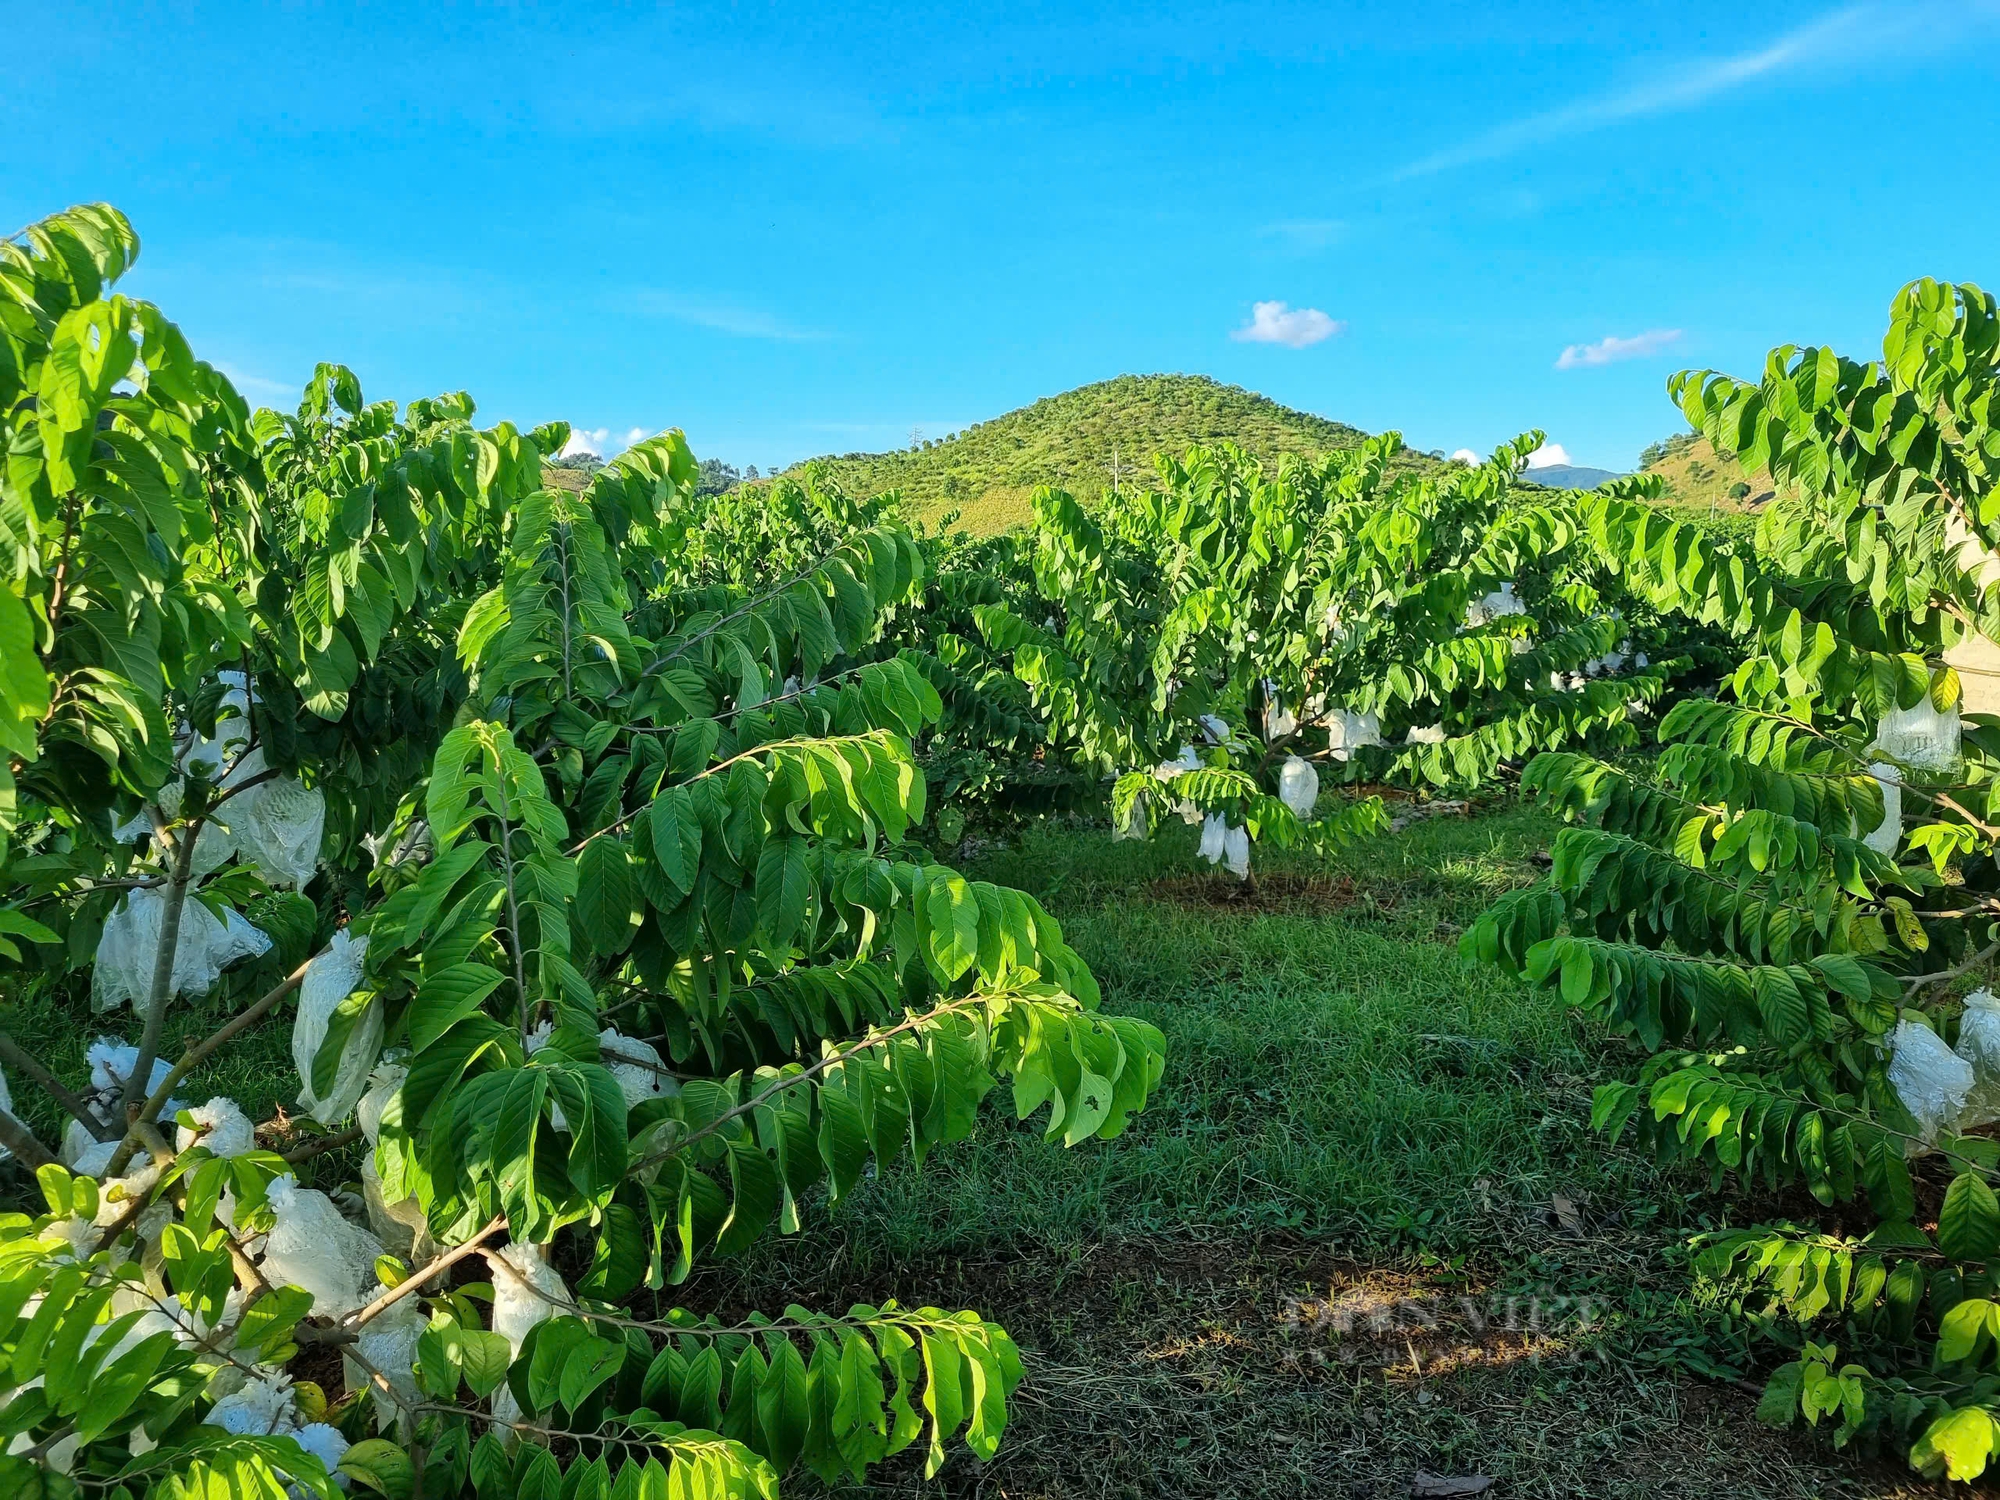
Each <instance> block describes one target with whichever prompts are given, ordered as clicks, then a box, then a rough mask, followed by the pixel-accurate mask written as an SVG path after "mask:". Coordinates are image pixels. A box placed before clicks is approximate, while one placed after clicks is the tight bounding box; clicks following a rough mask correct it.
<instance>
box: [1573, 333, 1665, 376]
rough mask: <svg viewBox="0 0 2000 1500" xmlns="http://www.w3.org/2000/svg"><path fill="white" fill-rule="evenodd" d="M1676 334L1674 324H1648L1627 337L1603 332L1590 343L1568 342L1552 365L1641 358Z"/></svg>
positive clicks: (1577, 367) (1579, 366) (1581, 366)
mask: <svg viewBox="0 0 2000 1500" xmlns="http://www.w3.org/2000/svg"><path fill="white" fill-rule="evenodd" d="M1680 337H1681V331H1680V329H1678V328H1648V329H1647V330H1646V331H1645V332H1644V333H1640V334H1634V335H1633V336H1632V337H1631V338H1629V339H1621V338H1617V337H1615V336H1612V335H1609V334H1607V335H1606V336H1605V337H1603V338H1601V339H1599V340H1598V341H1597V342H1596V343H1594V344H1571V345H1570V346H1569V347H1568V348H1567V349H1565V350H1563V352H1562V353H1561V354H1560V355H1558V356H1557V357H1556V368H1557V369H1558V370H1581V369H1586V368H1588V367H1589V366H1591V365H1615V364H1617V363H1618V361H1619V360H1621V359H1644V358H1646V357H1647V356H1648V355H1652V354H1658V353H1659V352H1660V351H1661V350H1662V349H1664V348H1666V347H1667V346H1668V345H1669V344H1675V343H1679V342H1680Z"/></svg>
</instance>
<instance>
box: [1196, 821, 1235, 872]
mask: <svg viewBox="0 0 2000 1500" xmlns="http://www.w3.org/2000/svg"><path fill="white" fill-rule="evenodd" d="M1228 836H1229V825H1228V824H1227V823H1225V822H1224V821H1223V819H1222V815H1221V814H1220V813H1210V814H1209V815H1208V816H1207V817H1206V818H1204V819H1202V823H1201V847H1200V848H1199V849H1197V850H1196V851H1195V853H1196V855H1197V856H1198V857H1200V858H1202V859H1205V860H1207V861H1208V862H1209V863H1210V864H1217V863H1219V862H1220V861H1221V859H1222V847H1223V842H1224V840H1225V839H1227V838H1228Z"/></svg>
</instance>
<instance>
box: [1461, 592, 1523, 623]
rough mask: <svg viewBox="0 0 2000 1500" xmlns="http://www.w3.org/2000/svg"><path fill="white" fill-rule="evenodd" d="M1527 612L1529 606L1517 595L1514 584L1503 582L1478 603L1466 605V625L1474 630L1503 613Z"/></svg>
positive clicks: (1516, 613)
mask: <svg viewBox="0 0 2000 1500" xmlns="http://www.w3.org/2000/svg"><path fill="white" fill-rule="evenodd" d="M1527 612H1528V606H1527V605H1525V604H1523V603H1522V602H1521V600H1520V599H1519V598H1518V597H1517V596H1516V595H1515V593H1514V585H1513V584H1511V583H1503V584H1501V585H1500V587H1499V588H1497V589H1495V590H1494V591H1493V592H1492V593H1490V594H1487V595H1486V596H1485V597H1484V598H1482V599H1480V600H1478V601H1477V602H1476V603H1472V604H1468V605H1466V606H1465V625H1466V628H1467V629H1468V630H1472V629H1476V628H1477V627H1479V626H1481V625H1484V624H1487V623H1488V622H1490V621H1493V620H1497V619H1500V618H1501V617H1502V616H1503V615H1524V614H1526V613H1527Z"/></svg>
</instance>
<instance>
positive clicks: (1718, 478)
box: [1639, 432, 1774, 511]
mask: <svg viewBox="0 0 2000 1500" xmlns="http://www.w3.org/2000/svg"><path fill="white" fill-rule="evenodd" d="M1639 463H1640V467H1641V472H1643V473H1647V474H1657V475H1659V476H1660V479H1661V481H1662V483H1663V484H1664V485H1665V486H1666V488H1665V490H1664V492H1663V493H1662V494H1661V496H1660V500H1661V502H1662V503H1663V504H1666V505H1670V506H1675V507H1680V508H1684V509H1689V510H1697V509H1698V510H1701V511H1710V510H1715V511H1742V510H1749V509H1753V508H1755V507H1758V506H1761V505H1762V504H1763V503H1764V502H1765V501H1766V500H1769V499H1770V498H1771V496H1772V494H1773V493H1774V486H1773V482H1772V479H1771V471H1770V470H1769V469H1759V470H1758V471H1757V472H1756V473H1755V474H1749V475H1746V474H1745V473H1744V472H1743V466H1742V465H1741V464H1739V463H1738V462H1737V461H1736V458H1735V456H1734V455H1733V454H1731V455H1723V454H1719V453H1717V452H1716V451H1715V445H1714V444H1713V443H1711V442H1709V440H1708V439H1707V438H1705V437H1702V436H1700V435H1699V434H1697V433H1692V432H1678V433H1675V434H1674V435H1673V436H1672V437H1670V438H1666V439H1664V440H1662V441H1661V442H1658V443H1655V444H1653V445H1652V446H1651V447H1650V448H1648V449H1646V451H1645V452H1644V453H1642V454H1640V455H1639Z"/></svg>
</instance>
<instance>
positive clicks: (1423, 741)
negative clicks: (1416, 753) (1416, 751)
mask: <svg viewBox="0 0 2000 1500" xmlns="http://www.w3.org/2000/svg"><path fill="white" fill-rule="evenodd" d="M1403 743H1404V744H1406V745H1442V744H1443V743H1444V726H1443V725H1442V724H1424V725H1421V726H1420V725H1415V724H1413V725H1411V726H1410V729H1409V732H1408V733H1407V734H1405V735H1404V736H1403Z"/></svg>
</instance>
